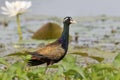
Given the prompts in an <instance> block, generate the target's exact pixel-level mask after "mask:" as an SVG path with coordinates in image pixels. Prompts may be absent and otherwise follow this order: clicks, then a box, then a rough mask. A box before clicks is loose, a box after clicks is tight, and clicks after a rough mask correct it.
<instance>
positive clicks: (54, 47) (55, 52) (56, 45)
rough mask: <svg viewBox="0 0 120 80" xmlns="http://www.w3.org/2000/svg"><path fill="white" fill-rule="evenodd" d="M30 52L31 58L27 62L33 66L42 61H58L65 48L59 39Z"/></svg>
mask: <svg viewBox="0 0 120 80" xmlns="http://www.w3.org/2000/svg"><path fill="white" fill-rule="evenodd" d="M30 54H31V55H32V58H31V60H29V64H30V65H33V66H34V65H39V64H43V63H51V62H52V63H55V62H58V61H59V60H61V58H62V57H63V56H64V55H65V50H64V49H63V48H62V44H61V43H60V42H59V41H55V42H53V43H51V44H48V45H46V46H45V47H43V48H40V49H38V50H37V51H35V52H30Z"/></svg>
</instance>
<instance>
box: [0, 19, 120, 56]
mask: <svg viewBox="0 0 120 80" xmlns="http://www.w3.org/2000/svg"><path fill="white" fill-rule="evenodd" d="M51 19H52V18H51ZM49 21H52V20H30V21H23V22H22V32H23V39H24V40H23V41H24V43H25V45H24V47H27V48H29V47H34V48H35V47H38V46H40V44H41V43H43V42H44V41H38V40H32V39H31V36H32V34H33V33H30V32H29V30H32V31H33V32H35V31H36V30H38V29H39V28H40V27H41V26H42V25H43V24H44V23H46V22H49ZM52 22H54V20H53V21H52ZM57 23H58V22H57ZM58 24H60V25H61V24H62V23H58ZM61 26H62V25H61ZM75 33H77V34H78V36H79V37H78V43H76V42H75V41H74V38H75ZM70 34H71V35H72V38H73V40H72V42H71V44H70V45H73V46H74V45H77V46H82V47H91V48H99V49H101V50H105V51H110V52H112V51H115V52H119V50H120V44H119V43H120V35H119V34H120V25H119V21H116V22H115V21H112V20H108V21H105V22H102V21H91V22H87V21H84V22H78V23H77V24H72V25H71V28H70ZM17 43H19V41H18V35H17V27H16V23H14V22H10V23H9V25H8V27H3V26H2V25H0V55H5V54H9V53H11V52H14V51H16V49H15V47H16V46H15V45H16V44H17Z"/></svg>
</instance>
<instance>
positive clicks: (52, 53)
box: [28, 17, 75, 69]
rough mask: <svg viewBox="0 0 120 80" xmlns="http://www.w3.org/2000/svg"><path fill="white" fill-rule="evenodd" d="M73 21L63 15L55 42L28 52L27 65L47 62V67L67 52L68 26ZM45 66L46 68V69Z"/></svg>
mask: <svg viewBox="0 0 120 80" xmlns="http://www.w3.org/2000/svg"><path fill="white" fill-rule="evenodd" d="M72 23H75V21H74V20H73V19H72V18H71V17H65V18H64V20H63V26H64V27H63V32H62V35H61V37H60V38H59V39H57V40H56V41H55V42H53V43H50V44H48V45H46V46H45V47H43V48H41V49H38V50H37V51H34V52H29V54H30V55H32V57H31V60H29V62H28V65H30V66H37V65H40V64H43V63H47V67H48V66H49V65H52V64H54V63H57V62H58V61H60V60H61V59H63V58H64V56H65V55H66V53H67V50H68V43H69V26H70V24H72ZM47 67H46V69H47Z"/></svg>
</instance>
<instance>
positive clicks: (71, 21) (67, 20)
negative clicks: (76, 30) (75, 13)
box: [63, 16, 76, 24]
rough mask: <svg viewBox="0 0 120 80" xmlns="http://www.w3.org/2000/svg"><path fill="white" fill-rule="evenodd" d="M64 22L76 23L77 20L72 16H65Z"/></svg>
mask: <svg viewBox="0 0 120 80" xmlns="http://www.w3.org/2000/svg"><path fill="white" fill-rule="evenodd" d="M63 23H66V24H73V23H76V21H74V20H73V19H72V18H71V17H69V16H68V17H65V18H64V20H63Z"/></svg>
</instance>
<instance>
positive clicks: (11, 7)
mask: <svg viewBox="0 0 120 80" xmlns="http://www.w3.org/2000/svg"><path fill="white" fill-rule="evenodd" d="M31 5H32V4H31V2H30V1H15V2H8V1H6V2H5V7H1V9H2V10H3V11H4V12H2V14H4V15H8V16H10V17H11V16H16V15H19V14H22V13H25V12H26V10H27V9H28V8H29V7H30V6H31Z"/></svg>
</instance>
